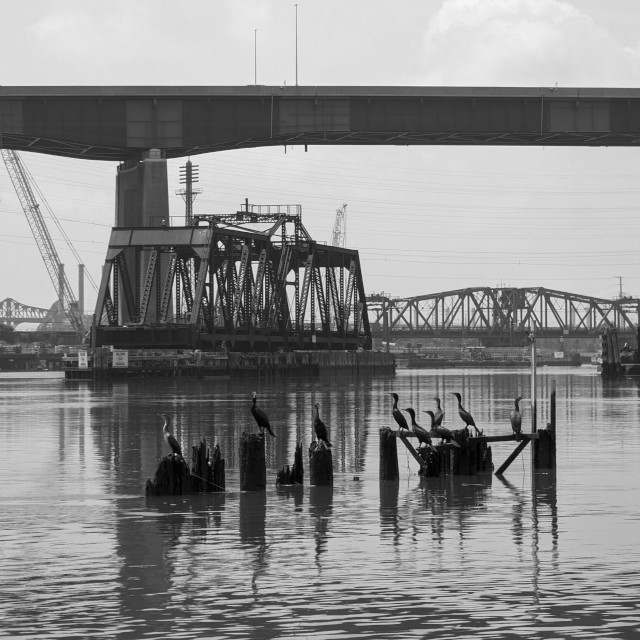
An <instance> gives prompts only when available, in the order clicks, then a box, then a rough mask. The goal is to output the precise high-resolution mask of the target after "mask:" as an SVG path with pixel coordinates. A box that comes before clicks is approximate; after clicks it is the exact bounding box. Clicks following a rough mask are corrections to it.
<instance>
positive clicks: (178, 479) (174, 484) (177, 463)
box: [145, 453, 193, 496]
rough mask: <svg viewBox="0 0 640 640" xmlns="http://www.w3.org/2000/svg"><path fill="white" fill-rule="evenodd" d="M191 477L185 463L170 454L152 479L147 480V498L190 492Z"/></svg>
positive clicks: (163, 460)
mask: <svg viewBox="0 0 640 640" xmlns="http://www.w3.org/2000/svg"><path fill="white" fill-rule="evenodd" d="M192 480H193V477H192V475H191V473H190V472H189V467H188V466H187V463H186V462H185V461H184V460H183V459H182V458H180V457H179V456H177V455H175V454H173V453H171V454H169V455H168V456H165V457H164V458H163V459H162V460H161V461H160V464H159V465H158V468H157V469H156V475H155V477H154V479H153V482H152V481H151V479H148V480H147V485H146V489H145V494H146V495H147V496H180V495H182V494H185V493H191V492H192Z"/></svg>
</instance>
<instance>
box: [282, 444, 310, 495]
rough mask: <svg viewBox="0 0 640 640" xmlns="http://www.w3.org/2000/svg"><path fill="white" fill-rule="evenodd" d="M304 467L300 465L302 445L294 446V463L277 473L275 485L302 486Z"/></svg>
mask: <svg viewBox="0 0 640 640" xmlns="http://www.w3.org/2000/svg"><path fill="white" fill-rule="evenodd" d="M303 482H304V467H303V465H302V445H301V444H300V443H299V442H298V444H296V452H295V454H294V462H293V465H292V466H291V467H290V466H289V465H288V464H287V465H285V466H284V467H282V469H280V471H278V476H277V478H276V484H282V485H285V484H300V485H301V484H303Z"/></svg>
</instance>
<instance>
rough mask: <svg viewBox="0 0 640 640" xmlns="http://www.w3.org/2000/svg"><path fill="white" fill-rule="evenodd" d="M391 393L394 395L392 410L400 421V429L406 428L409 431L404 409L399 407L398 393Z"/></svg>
mask: <svg viewBox="0 0 640 640" xmlns="http://www.w3.org/2000/svg"><path fill="white" fill-rule="evenodd" d="M391 395H392V396H393V409H392V410H391V413H392V415H393V419H394V420H395V421H396V422H397V423H398V426H399V427H400V429H406V430H407V431H409V425H408V424H407V419H406V418H405V417H404V416H403V415H402V411H400V409H398V394H397V393H392V394H391Z"/></svg>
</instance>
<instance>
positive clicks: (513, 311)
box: [368, 287, 640, 338]
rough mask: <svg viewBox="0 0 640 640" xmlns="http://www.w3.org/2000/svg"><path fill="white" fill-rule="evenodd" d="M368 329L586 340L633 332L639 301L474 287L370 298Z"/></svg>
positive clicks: (639, 314) (430, 334) (426, 334)
mask: <svg viewBox="0 0 640 640" xmlns="http://www.w3.org/2000/svg"><path fill="white" fill-rule="evenodd" d="M368 309H369V314H370V321H371V325H372V326H373V327H374V331H382V330H384V331H388V332H390V333H392V334H395V335H398V334H402V335H412V336H421V337H445V336H449V337H451V336H467V337H474V336H475V337H481V338H491V337H501V336H507V335H509V334H513V333H514V332H524V331H525V330H532V329H533V330H535V332H536V335H539V336H541V337H559V336H573V337H578V336H579V337H591V336H597V335H600V334H601V333H603V332H604V331H605V330H606V329H607V328H611V327H614V328H616V329H617V330H618V331H620V332H621V333H631V334H635V333H636V332H637V328H638V323H639V320H640V299H636V298H623V299H620V300H607V299H603V298H594V297H591V296H584V295H580V294H575V293H569V292H566V291H557V290H554V289H546V288H544V287H537V288H506V287H505V288H491V287H478V288H468V289H459V290H455V291H445V292H441V293H434V294H428V295H423V296H417V297H413V298H395V299H394V298H388V297H384V296H382V297H381V296H378V297H371V298H370V299H369V304H368Z"/></svg>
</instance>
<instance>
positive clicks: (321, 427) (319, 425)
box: [313, 402, 331, 447]
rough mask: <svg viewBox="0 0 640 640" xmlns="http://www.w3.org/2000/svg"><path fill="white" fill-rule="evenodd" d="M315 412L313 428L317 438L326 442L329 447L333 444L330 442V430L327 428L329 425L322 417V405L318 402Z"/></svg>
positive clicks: (315, 405)
mask: <svg viewBox="0 0 640 640" xmlns="http://www.w3.org/2000/svg"><path fill="white" fill-rule="evenodd" d="M313 406H314V412H313V430H314V431H315V434H316V438H318V440H320V441H321V442H324V443H325V444H326V445H327V447H330V446H331V443H330V442H329V432H328V430H327V425H326V424H325V423H324V422H323V421H322V420H321V419H320V407H319V406H318V403H317V402H316V403H315V404H314V405H313Z"/></svg>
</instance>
